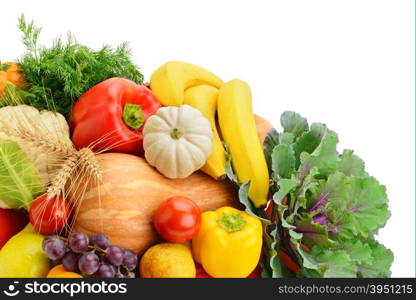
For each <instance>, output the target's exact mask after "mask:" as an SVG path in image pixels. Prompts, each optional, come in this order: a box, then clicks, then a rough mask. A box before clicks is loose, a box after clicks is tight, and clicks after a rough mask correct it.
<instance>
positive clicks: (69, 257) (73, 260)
mask: <svg viewBox="0 0 416 300" xmlns="http://www.w3.org/2000/svg"><path fill="white" fill-rule="evenodd" d="M78 258H79V255H78V254H76V253H74V252H68V253H67V254H65V256H64V257H63V258H62V264H63V265H64V267H65V269H67V270H68V271H71V272H77V273H78V271H79V269H78Z"/></svg>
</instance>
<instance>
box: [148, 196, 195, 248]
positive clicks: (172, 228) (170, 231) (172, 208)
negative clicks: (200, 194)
mask: <svg viewBox="0 0 416 300" xmlns="http://www.w3.org/2000/svg"><path fill="white" fill-rule="evenodd" d="M154 224H155V227H156V230H157V232H158V233H159V234H160V235H161V236H162V237H163V238H164V239H165V240H167V241H169V242H172V243H183V242H186V241H189V240H191V239H192V238H194V237H195V236H196V235H197V234H198V232H199V228H200V227H201V211H200V210H199V208H198V206H197V205H196V204H195V202H193V201H192V200H191V199H189V198H186V197H180V196H176V197H171V198H169V199H167V200H165V201H164V202H162V203H161V204H160V205H159V207H158V209H157V211H156V214H155V217H154Z"/></svg>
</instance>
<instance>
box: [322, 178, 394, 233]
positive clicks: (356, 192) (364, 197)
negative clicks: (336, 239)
mask: <svg viewBox="0 0 416 300" xmlns="http://www.w3.org/2000/svg"><path fill="white" fill-rule="evenodd" d="M347 179H348V184H347V185H346V186H344V188H343V189H344V190H343V191H339V196H338V197H334V198H333V199H331V200H330V201H328V207H327V210H328V212H330V214H331V217H332V219H333V220H334V223H335V224H337V226H339V227H340V231H339V235H340V236H341V237H344V238H354V237H356V236H357V235H360V236H362V237H367V236H368V235H369V234H370V233H371V232H372V231H374V230H376V229H379V228H380V227H382V226H383V225H384V224H385V222H386V221H387V218H388V217H389V211H388V208H387V194H386V188H385V186H383V185H381V184H379V182H378V181H377V180H376V179H375V178H374V177H366V178H355V177H348V178H347Z"/></svg>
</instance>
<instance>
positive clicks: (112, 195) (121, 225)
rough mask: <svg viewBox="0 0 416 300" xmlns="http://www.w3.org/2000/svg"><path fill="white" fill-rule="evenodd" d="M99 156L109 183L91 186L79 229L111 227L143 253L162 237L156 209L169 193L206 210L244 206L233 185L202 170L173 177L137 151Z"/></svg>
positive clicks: (114, 235) (112, 234) (116, 239)
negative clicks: (156, 223)
mask: <svg viewBox="0 0 416 300" xmlns="http://www.w3.org/2000/svg"><path fill="white" fill-rule="evenodd" d="M97 159H98V162H99V163H100V166H101V168H102V170H103V183H102V184H101V185H100V186H99V189H98V188H97V186H92V187H89V188H88V189H87V190H88V191H87V192H86V194H85V195H84V199H83V202H82V205H81V206H80V209H79V211H78V213H77V215H78V216H77V219H76V222H75V225H74V230H75V231H83V232H85V233H87V234H93V233H96V232H102V233H105V234H107V235H108V236H109V238H110V241H111V243H112V244H115V245H119V246H122V247H125V248H127V249H131V250H133V251H135V252H137V253H142V252H143V251H145V250H146V249H147V248H148V247H150V246H151V245H153V244H154V243H156V242H157V241H158V236H157V234H156V232H155V231H154V229H153V224H152V221H153V215H154V212H155V210H156V208H157V207H158V205H159V204H160V203H161V202H162V201H163V200H165V199H166V198H169V197H172V196H176V195H180V196H185V197H189V198H191V199H192V200H194V201H195V202H196V203H197V204H198V206H199V208H200V209H201V210H202V211H206V210H215V209H217V208H219V207H221V206H225V205H229V206H234V207H238V206H239V203H238V199H237V193H236V192H235V188H234V187H233V186H231V185H230V184H227V183H226V182H217V181H215V180H214V179H212V178H211V177H209V176H208V175H205V174H203V173H202V172H196V173H194V174H192V175H191V176H189V177H188V178H185V179H168V178H166V177H164V176H163V175H161V174H160V173H159V172H158V171H157V170H156V169H154V168H153V167H151V166H150V165H149V164H147V162H146V161H145V160H144V159H143V158H140V157H136V156H133V155H129V154H121V153H105V154H100V155H98V156H97ZM99 195H100V197H99Z"/></svg>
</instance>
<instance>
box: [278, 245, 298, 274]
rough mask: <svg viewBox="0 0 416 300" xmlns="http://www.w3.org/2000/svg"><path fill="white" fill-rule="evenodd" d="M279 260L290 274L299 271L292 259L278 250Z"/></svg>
mask: <svg viewBox="0 0 416 300" xmlns="http://www.w3.org/2000/svg"><path fill="white" fill-rule="evenodd" d="M279 258H280V261H281V262H282V264H283V265H285V266H286V267H287V268H288V269H289V270H291V271H292V272H295V273H296V272H297V271H299V270H300V266H299V265H298V264H297V263H295V262H294V261H293V259H292V258H291V257H290V256H289V255H287V254H286V252H284V251H283V250H279Z"/></svg>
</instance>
